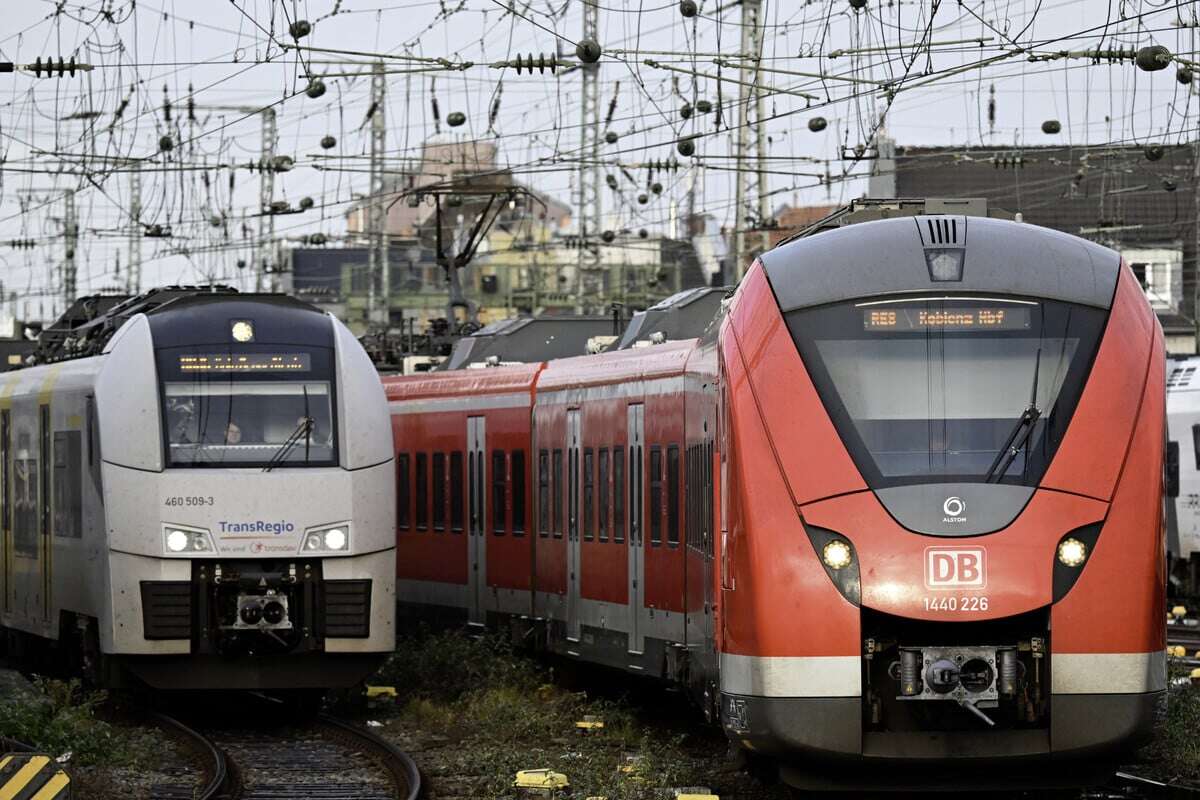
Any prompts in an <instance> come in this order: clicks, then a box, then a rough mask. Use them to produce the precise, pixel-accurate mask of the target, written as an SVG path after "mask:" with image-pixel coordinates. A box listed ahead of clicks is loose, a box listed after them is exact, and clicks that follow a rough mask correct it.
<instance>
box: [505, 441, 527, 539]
mask: <svg viewBox="0 0 1200 800" xmlns="http://www.w3.org/2000/svg"><path fill="white" fill-rule="evenodd" d="M508 462H509V474H510V476H511V484H512V502H511V503H510V506H511V507H512V514H511V517H512V520H511V527H512V535H513V536H514V537H519V536H524V535H525V451H524V450H523V449H521V448H519V447H518V448H516V449H514V450H512V451H511V452H509V454H508Z"/></svg>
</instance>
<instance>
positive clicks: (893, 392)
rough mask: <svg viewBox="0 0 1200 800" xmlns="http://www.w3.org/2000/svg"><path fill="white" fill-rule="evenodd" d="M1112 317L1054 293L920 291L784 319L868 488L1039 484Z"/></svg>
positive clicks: (798, 313)
mask: <svg viewBox="0 0 1200 800" xmlns="http://www.w3.org/2000/svg"><path fill="white" fill-rule="evenodd" d="M1105 317H1106V312H1104V311H1102V310H1100V309H1096V308H1090V307H1085V306H1079V305H1073V304H1069V303H1061V302H1055V301H1049V300H1017V299H1012V298H990V297H988V298H953V297H933V298H929V297H924V298H907V299H896V300H878V301H858V302H848V303H839V304H836V305H829V306H822V307H819V308H813V309H800V310H797V311H792V312H789V313H788V314H787V315H786V318H787V323H788V328H789V330H790V331H791V333H792V337H793V338H794V339H795V342H796V345H797V347H798V348H799V350H800V354H801V356H802V357H803V358H804V362H805V365H806V366H807V367H808V371H809V374H810V375H811V376H812V378H813V382H814V383H815V385H816V388H817V392H818V394H820V396H821V400H822V401H823V403H824V405H825V407H826V409H827V410H828V411H829V413H830V416H831V418H832V419H833V421H834V424H835V425H836V426H837V429H838V432H839V433H840V435H841V437H842V439H843V441H845V442H846V444H847V447H848V449H849V450H850V453H851V455H852V456H853V458H854V460H855V462H856V464H857V465H858V468H859V470H860V471H861V472H862V474H863V477H864V478H865V479H866V480H867V482H868V484H869V485H870V486H871V487H872V488H882V487H886V486H897V485H903V484H912V483H949V482H989V481H990V482H1000V483H1011V484H1024V485H1029V486H1033V485H1036V484H1037V483H1038V481H1040V480H1041V477H1042V474H1043V473H1044V472H1045V471H1046V467H1047V466H1049V463H1050V459H1051V458H1052V457H1053V455H1054V452H1055V450H1056V449H1057V447H1058V444H1059V442H1060V441H1061V440H1062V437H1063V434H1064V433H1065V432H1066V429H1067V424H1068V423H1069V422H1070V419H1071V415H1072V414H1073V413H1074V411H1075V407H1076V405H1077V403H1078V402H1079V396H1080V393H1081V392H1082V391H1083V385H1084V383H1085V381H1086V379H1087V375H1088V373H1089V371H1090V369H1091V364H1092V360H1093V358H1094V356H1095V353H1096V348H1097V346H1098V344H1099V340H1100V336H1101V333H1102V331H1103V327H1104V322H1105Z"/></svg>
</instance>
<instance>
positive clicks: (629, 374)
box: [537, 339, 697, 392]
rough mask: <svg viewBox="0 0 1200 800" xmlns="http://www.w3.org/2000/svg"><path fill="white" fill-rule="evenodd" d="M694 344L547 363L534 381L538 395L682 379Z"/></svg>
mask: <svg viewBox="0 0 1200 800" xmlns="http://www.w3.org/2000/svg"><path fill="white" fill-rule="evenodd" d="M696 342H697V340H696V339H680V340H679V341H674V342H665V343H664V344H657V345H651V346H650V347H638V348H631V349H629V350H617V351H614V352H611V353H601V354H599V355H594V356H576V357H575V358H560V359H557V360H555V361H549V362H547V363H546V369H545V370H544V371H543V372H542V376H541V378H539V379H538V384H537V385H538V391H539V392H544V391H553V390H555V389H569V388H575V387H579V386H594V385H597V384H606V383H624V382H626V381H636V380H648V379H651V378H666V377H671V376H673V375H682V374H683V373H684V370H685V368H686V367H687V360H688V356H689V355H691V353H692V351H693V350H694V349H695V347H696Z"/></svg>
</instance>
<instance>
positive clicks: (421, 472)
mask: <svg viewBox="0 0 1200 800" xmlns="http://www.w3.org/2000/svg"><path fill="white" fill-rule="evenodd" d="M414 494H415V495H416V500H417V515H416V516H417V530H419V531H424V530H429V456H428V455H427V454H426V453H417V490H416V492H415V493H414Z"/></svg>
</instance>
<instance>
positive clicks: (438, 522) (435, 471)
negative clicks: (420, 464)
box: [430, 450, 450, 533]
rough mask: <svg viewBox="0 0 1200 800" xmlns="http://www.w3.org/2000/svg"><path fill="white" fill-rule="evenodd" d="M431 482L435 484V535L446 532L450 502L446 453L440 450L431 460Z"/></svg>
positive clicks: (433, 521)
mask: <svg viewBox="0 0 1200 800" xmlns="http://www.w3.org/2000/svg"><path fill="white" fill-rule="evenodd" d="M430 465H431V466H430V470H431V472H430V480H431V481H432V483H433V491H432V492H431V494H432V495H433V515H432V520H431V522H432V525H433V530H434V532H435V533H445V532H446V522H447V519H446V518H447V516H448V515H447V514H446V509H447V507H448V505H449V502H450V493H449V492H448V491H447V489H448V488H449V487H448V486H447V485H446V484H447V483H449V480H448V477H447V476H448V473H447V469H446V453H445V451H442V450H438V451H436V452H435V453H434V454H433V458H432V459H430Z"/></svg>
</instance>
